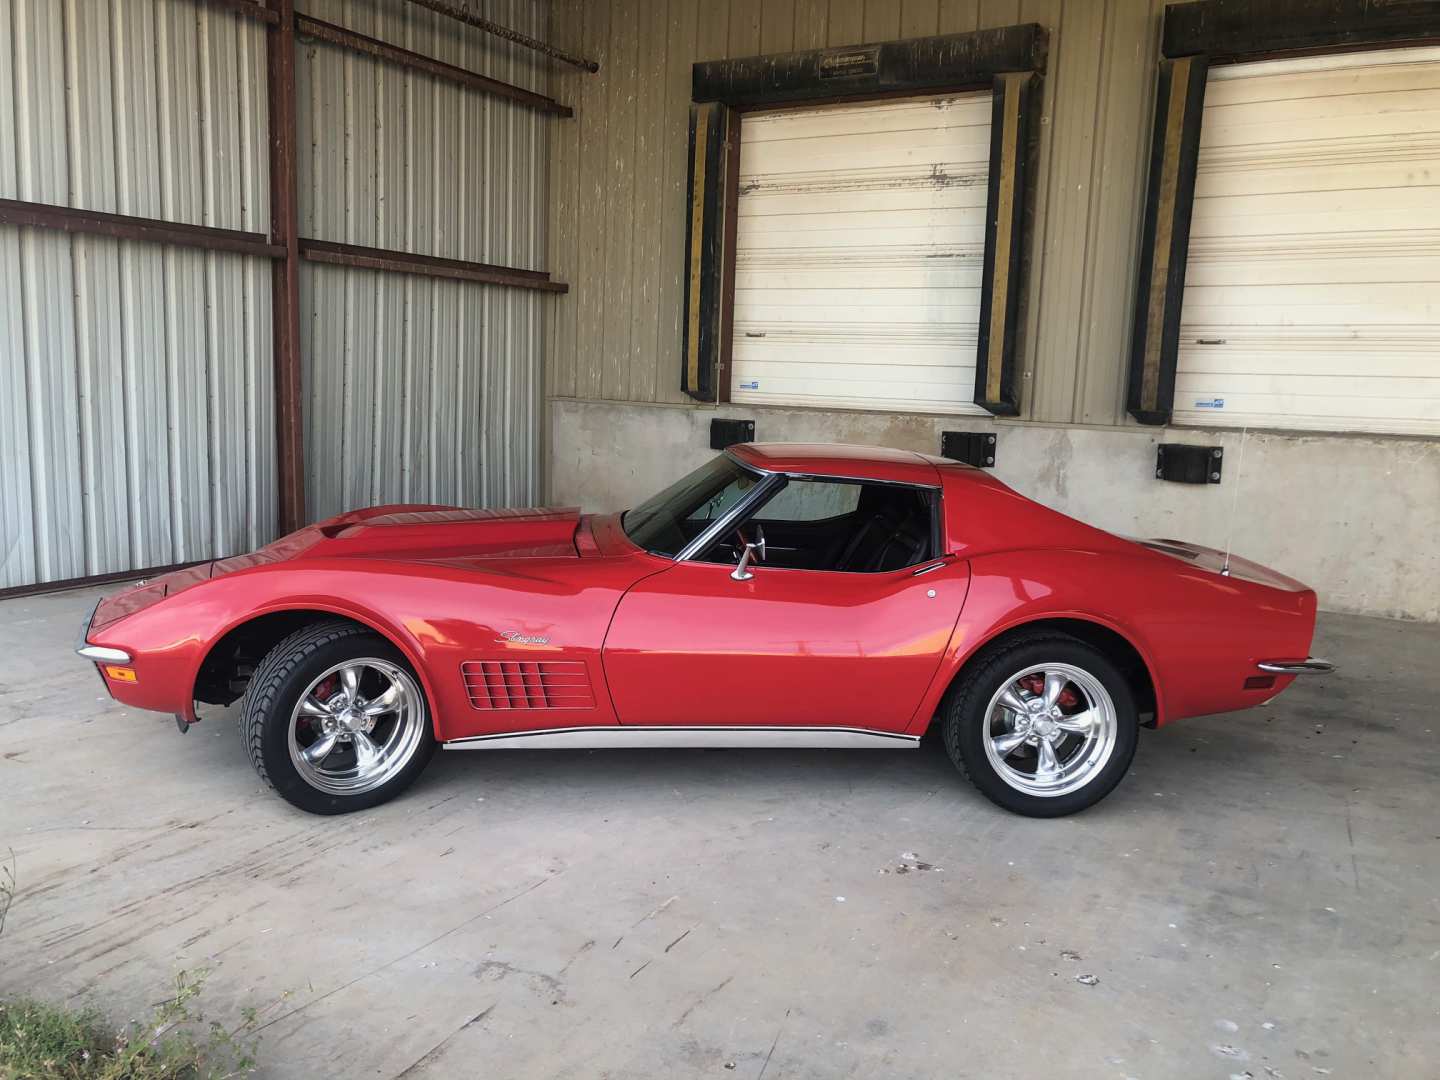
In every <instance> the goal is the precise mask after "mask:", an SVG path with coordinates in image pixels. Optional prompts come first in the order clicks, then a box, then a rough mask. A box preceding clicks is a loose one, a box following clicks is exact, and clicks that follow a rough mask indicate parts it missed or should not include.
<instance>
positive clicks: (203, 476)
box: [0, 0, 275, 586]
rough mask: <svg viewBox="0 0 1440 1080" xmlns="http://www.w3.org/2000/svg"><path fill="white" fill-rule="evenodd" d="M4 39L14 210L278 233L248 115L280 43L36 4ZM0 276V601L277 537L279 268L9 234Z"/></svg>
mask: <svg viewBox="0 0 1440 1080" xmlns="http://www.w3.org/2000/svg"><path fill="white" fill-rule="evenodd" d="M97 16H98V17H97ZM0 23H3V28H0V54H3V58H4V59H3V61H0V90H3V92H4V96H5V97H6V100H7V102H10V103H13V107H7V109H5V110H3V111H4V112H5V113H6V114H7V115H6V118H5V119H4V120H0V144H3V149H0V154H3V155H4V156H3V157H0V191H3V193H4V194H6V195H15V196H18V197H20V198H26V199H32V200H36V201H44V202H54V203H57V204H60V205H68V206H76V207H84V208H88V209H95V210H101V211H107V212H117V213H126V214H133V215H137V216H143V217H166V216H169V217H171V218H172V219H174V220H180V221H186V222H193V223H201V224H212V225H220V226H223V227H231V228H234V227H249V228H254V227H255V225H254V224H253V221H254V220H255V218H253V217H252V216H251V214H252V213H254V214H258V216H259V218H260V219H261V220H263V219H264V218H266V217H268V207H267V205H266V203H267V200H266V199H265V196H264V192H263V185H262V184H259V183H257V182H256V180H255V178H256V177H258V176H263V175H264V170H265V166H264V161H265V158H264V154H265V153H266V139H265V133H264V130H263V123H262V124H261V125H260V130H259V131H258V132H253V127H252V126H251V125H248V124H247V117H246V108H247V105H246V103H247V102H248V103H253V102H255V101H256V100H257V97H259V91H258V90H257V86H258V82H259V80H260V79H261V78H263V71H264V68H263V65H264V58H263V52H261V53H259V54H258V55H257V53H256V45H257V44H261V45H263V29H261V28H259V27H257V26H255V25H253V24H252V23H251V21H250V20H244V19H239V18H237V17H235V16H232V15H229V14H225V13H220V12H215V11H212V10H211V9H210V8H208V7H200V6H197V5H196V4H194V3H192V2H188V0H184V2H182V0H173V2H165V3H161V2H158V0H151V2H141V0H130V2H126V0H112V2H111V3H110V4H108V5H105V6H104V7H98V6H95V7H92V6H91V5H89V4H87V3H84V2H82V0H64V2H63V3H62V2H58V0H48V2H44V3H22V4H14V5H7V6H6V12H5V17H4V18H3V19H0ZM12 32H14V36H13V38H12V36H11V35H12ZM242 58H243V60H244V62H242ZM261 100H263V98H261ZM253 112H254V110H253V104H252V105H251V106H250V116H253ZM252 136H253V137H252ZM247 178H248V179H247ZM0 265H3V275H4V278H5V289H4V291H3V305H4V314H5V324H6V330H7V332H6V334H5V335H4V337H3V338H0V372H3V384H4V396H5V404H6V415H5V417H4V418H3V420H0V423H3V424H4V426H5V429H6V431H5V446H4V456H3V463H0V487H3V489H4V491H5V497H4V498H3V499H0V528H3V533H0V538H3V543H4V551H3V563H0V585H4V586H11V585H23V584H32V583H35V582H40V581H48V580H56V579H63V578H69V577H77V576H81V575H86V574H102V573H111V572H117V571H123V570H126V569H130V568H133V567H140V566H153V565H160V564H165V563H170V562H175V561H179V560H181V559H187V558H203V557H209V556H213V555H225V554H230V553H232V552H234V551H240V550H244V549H247V548H250V547H254V546H257V545H258V544H259V543H263V542H265V541H267V540H269V539H271V537H272V534H273V529H274V511H273V504H274V499H275V481H274V460H273V446H272V444H273V441H274V438H273V425H272V426H270V427H269V428H268V431H267V432H266V436H265V438H264V439H262V440H258V441H257V444H256V445H255V447H254V450H253V451H252V449H250V448H249V447H247V440H252V439H254V438H255V436H254V433H253V430H252V427H251V425H252V424H261V425H266V424H269V416H270V409H271V406H270V398H271V396H272V391H271V383H270V378H271V376H270V364H269V351H270V342H269V334H268V332H266V333H260V332H259V327H265V326H267V325H268V311H269V287H268V275H269V267H268V264H267V263H265V262H264V261H262V260H253V259H247V258H245V257H243V256H237V255H209V254H205V253H200V252H196V251H183V252H182V251H179V250H178V249H173V248H161V247H158V246H154V245H146V244H136V243H133V242H130V241H117V240H110V239H104V238H98V237H91V236H83V235H73V236H72V235H69V234H63V233H57V232H50V231H47V230H34V229H13V228H6V229H3V230H0ZM247 282H248V284H247ZM212 511H213V513H212Z"/></svg>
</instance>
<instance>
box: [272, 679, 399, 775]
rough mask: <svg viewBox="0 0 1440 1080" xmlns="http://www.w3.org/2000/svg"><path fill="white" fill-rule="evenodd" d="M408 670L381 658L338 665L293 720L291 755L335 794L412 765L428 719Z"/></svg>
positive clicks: (305, 697) (314, 686)
mask: <svg viewBox="0 0 1440 1080" xmlns="http://www.w3.org/2000/svg"><path fill="white" fill-rule="evenodd" d="M419 702H420V692H419V690H418V689H417V688H416V686H415V681H414V679H412V678H411V677H410V674H409V673H408V672H406V671H405V670H403V669H402V668H400V667H399V666H397V665H396V664H393V663H391V662H390V661H388V660H382V659H379V658H378V657H360V658H357V659H354V660H346V661H344V662H342V663H339V664H335V665H333V666H331V667H329V668H328V669H326V670H325V671H324V672H322V673H321V674H320V675H319V676H318V677H317V678H315V679H313V680H311V682H310V685H309V686H308V687H307V688H306V690H305V692H304V693H303V694H301V695H300V700H299V701H298V702H297V703H296V705H295V709H294V711H293V713H292V714H291V717H290V732H289V736H290V737H289V747H290V760H291V762H293V763H294V765H295V769H296V771H297V772H298V773H299V774H300V776H301V778H302V779H303V780H304V781H305V782H306V783H307V784H310V785H311V786H312V787H315V788H318V789H319V790H321V791H324V792H327V793H329V794H332V795H359V794H363V793H364V792H367V791H372V790H374V789H375V788H377V787H380V786H381V785H382V784H384V783H386V782H387V781H389V780H390V779H391V778H392V777H393V776H395V775H396V774H397V773H399V772H400V771H401V770H402V769H404V768H405V766H406V765H407V764H409V762H410V759H411V757H412V756H413V755H414V753H415V749H416V747H417V746H419V745H420V740H421V735H422V730H421V725H422V724H423V723H424V716H423V710H422V709H421V708H420V707H419Z"/></svg>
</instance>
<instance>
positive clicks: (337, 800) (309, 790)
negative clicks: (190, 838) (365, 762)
mask: <svg viewBox="0 0 1440 1080" xmlns="http://www.w3.org/2000/svg"><path fill="white" fill-rule="evenodd" d="M360 657H368V658H378V659H381V660H384V661H388V662H389V663H390V664H393V665H394V666H395V667H397V668H399V669H401V670H402V671H404V672H405V673H407V674H408V675H409V677H410V679H411V680H413V682H414V687H415V689H416V696H417V698H418V703H417V704H418V712H419V715H418V717H415V718H414V719H415V721H416V722H418V734H419V737H418V740H417V741H416V742H415V744H414V747H413V749H412V750H410V751H409V753H408V759H407V760H406V761H405V762H404V764H403V767H401V768H399V771H398V772H396V773H395V774H394V775H392V776H390V777H389V779H387V780H386V781H385V782H384V783H382V784H380V785H379V786H377V787H374V788H372V789H370V790H366V791H363V792H361V793H357V794H335V793H332V792H328V791H323V790H320V789H319V788H318V787H316V786H314V785H313V784H312V783H311V782H310V781H307V780H306V779H305V777H304V776H303V775H302V774H301V772H300V770H299V769H297V768H296V765H295V763H294V762H293V761H292V760H291V752H290V720H291V716H292V714H293V713H294V711H295V707H296V705H297V703H298V702H299V700H300V696H301V695H302V694H304V693H305V692H306V691H307V690H308V689H309V687H310V685H311V684H312V683H313V682H314V680H315V679H317V678H319V677H320V675H321V674H322V673H324V672H325V671H327V670H329V669H330V668H331V667H333V666H334V665H336V664H343V663H344V662H345V661H347V660H354V659H357V658H360ZM239 725H240V736H241V738H242V740H243V741H244V743H245V749H246V750H247V752H248V753H249V755H250V761H251V764H253V765H254V766H255V771H256V772H257V773H259V774H260V779H262V780H264V781H265V783H266V784H268V785H269V786H270V787H271V788H273V789H274V790H275V791H276V792H278V793H279V795H280V796H281V797H282V798H284V799H285V800H286V801H287V802H289V803H291V804H292V805H294V806H298V807H299V808H300V809H301V810H305V811H307V812H309V813H312V814H348V813H351V812H352V811H355V810H367V809H369V808H370V807H373V806H379V805H380V804H381V803H384V802H388V801H390V800H391V799H393V798H394V797H395V796H397V795H399V794H400V793H401V792H402V791H404V790H405V789H406V788H407V787H409V786H410V785H411V784H412V783H414V781H415V778H416V777H417V776H419V775H420V773H421V772H422V771H423V770H424V768H425V766H426V765H427V764H428V763H429V761H430V758H431V756H432V755H433V754H434V752H435V734H434V731H433V729H432V726H431V720H430V708H429V705H428V703H427V702H426V701H425V696H424V691H423V690H422V689H420V682H419V680H418V679H416V678H415V673H414V670H413V669H412V668H411V667H410V665H409V663H408V662H407V661H406V660H405V657H404V656H403V655H402V654H401V653H400V650H398V649H397V648H395V647H394V646H393V645H391V644H390V642H388V641H386V640H385V639H384V638H383V637H381V636H380V635H379V634H377V633H375V632H374V631H372V630H369V629H367V628H365V627H363V626H358V625H356V624H355V623H350V622H341V621H334V622H328V621H327V622H322V623H314V624H311V625H309V626H306V627H304V628H303V629H301V630H297V631H295V633H293V634H291V635H290V636H289V637H287V638H285V639H284V640H283V641H281V642H280V644H278V645H276V646H275V647H274V648H273V649H271V650H270V652H269V653H267V654H266V656H265V659H264V660H262V661H261V662H260V666H259V667H257V668H256V669H255V674H254V676H253V677H252V678H251V679H250V684H249V686H248V687H246V690H245V697H244V700H243V702H242V703H241V709H240V718H239Z"/></svg>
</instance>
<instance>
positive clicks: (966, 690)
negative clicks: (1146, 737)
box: [941, 631, 1140, 818]
mask: <svg viewBox="0 0 1440 1080" xmlns="http://www.w3.org/2000/svg"><path fill="white" fill-rule="evenodd" d="M1046 664H1063V665H1067V666H1069V667H1072V668H1077V669H1080V670H1081V671H1083V672H1085V673H1087V674H1088V675H1089V676H1090V677H1092V678H1093V679H1095V680H1097V681H1098V682H1099V683H1100V685H1101V686H1102V687H1103V688H1104V690H1105V692H1106V693H1107V694H1108V695H1109V697H1110V702H1111V704H1112V705H1113V708H1114V713H1115V729H1114V742H1113V745H1112V746H1111V748H1110V750H1109V757H1108V759H1106V760H1105V762H1104V764H1103V765H1101V767H1099V768H1095V769H1093V771H1091V772H1089V774H1088V775H1087V776H1085V777H1084V779H1083V786H1080V787H1078V788H1077V789H1075V790H1069V791H1065V792H1064V793H1061V794H1054V795H1038V794H1032V793H1030V792H1028V791H1024V790H1020V789H1018V788H1017V787H1015V786H1013V785H1012V783H1011V782H1009V781H1007V780H1006V779H1005V777H1004V776H1003V775H1002V774H1001V772H1000V771H999V770H998V769H997V768H996V766H995V764H994V763H993V762H992V761H991V759H990V756H989V754H987V752H986V742H987V741H988V740H989V739H990V737H991V734H992V732H991V731H990V730H989V727H990V724H989V719H988V717H987V715H986V714H987V712H988V711H989V709H990V704H991V701H992V700H993V699H994V698H995V697H996V695H997V694H999V693H1000V692H1001V690H1002V689H1003V688H1005V687H1006V686H1007V685H1009V684H1010V683H1011V681H1012V680H1013V679H1014V678H1015V677H1016V676H1017V675H1018V674H1019V673H1021V672H1024V671H1026V670H1027V669H1030V668H1034V667H1038V666H1042V665H1046ZM1062 719H1063V718H1062ZM1001 730H1002V731H1003V730H1004V729H1003V728H1002V729H1001ZM941 731H942V733H943V735H944V738H945V749H946V751H947V752H948V753H949V755H950V760H951V761H953V762H954V763H955V765H956V767H957V768H959V770H960V771H961V772H962V773H964V774H965V776H966V777H968V778H969V780H970V782H971V783H972V784H974V785H975V786H976V787H977V788H979V789H980V792H981V793H982V794H983V795H984V796H985V797H986V798H988V799H989V800H990V801H991V802H993V803H995V804H996V805H998V806H1003V807H1004V808H1005V809H1007V810H1012V811H1014V812H1015V813H1017V814H1024V815H1025V816H1026V817H1041V818H1048V817H1062V816H1064V815H1066V814H1073V813H1075V812H1076V811H1079V810H1084V809H1086V808H1087V807H1090V806H1094V805H1095V804H1096V803H1097V802H1099V801H1100V800H1101V799H1103V798H1104V797H1105V796H1106V795H1108V794H1110V792H1111V791H1112V790H1114V788H1115V785H1116V784H1118V783H1119V782H1120V780H1121V778H1122V777H1123V776H1124V775H1125V772H1126V770H1127V769H1129V768H1130V762H1131V761H1132V760H1133V759H1134V757H1135V746H1136V743H1137V742H1138V741H1139V731H1140V718H1139V713H1138V711H1137V709H1136V706H1135V696H1134V694H1133V693H1132V692H1131V690H1130V685H1129V683H1128V682H1127V681H1126V680H1125V677H1124V675H1122V674H1121V673H1120V671H1119V669H1118V668H1117V667H1116V666H1115V664H1114V663H1113V662H1112V661H1111V660H1110V659H1109V658H1108V657H1106V656H1105V654H1104V653H1102V652H1100V651H1099V650H1097V649H1095V648H1093V647H1092V646H1090V645H1087V644H1086V643H1085V642H1083V641H1080V640H1079V639H1078V638H1073V637H1070V636H1069V635H1067V634H1058V633H1055V632H1053V631H1051V632H1043V631H1037V632H1035V633H1030V634H1020V635H1017V636H1015V637H1012V638H1010V639H1009V640H1007V641H1005V642H1004V643H1003V644H1001V645H999V646H997V647H994V648H991V649H987V650H986V651H984V652H983V653H982V654H981V655H980V656H979V657H977V658H976V659H975V660H974V661H973V662H972V663H971V665H970V666H969V667H968V668H967V669H966V670H965V671H964V673H963V674H962V676H961V679H960V681H959V682H958V683H957V684H956V685H955V686H954V687H952V688H951V690H950V693H949V694H948V695H947V697H946V699H945V702H944V705H943V706H942V713H941ZM1060 738H1063V736H1060Z"/></svg>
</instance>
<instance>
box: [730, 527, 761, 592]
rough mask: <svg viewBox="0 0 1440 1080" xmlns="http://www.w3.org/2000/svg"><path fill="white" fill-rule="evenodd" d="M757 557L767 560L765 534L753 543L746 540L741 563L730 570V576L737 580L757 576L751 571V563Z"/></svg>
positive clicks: (746, 579) (747, 579)
mask: <svg viewBox="0 0 1440 1080" xmlns="http://www.w3.org/2000/svg"><path fill="white" fill-rule="evenodd" d="M756 559H759V560H760V561H761V562H764V561H765V537H763V536H762V537H760V539H759V540H757V541H755V543H753V544H752V543H749V542H748V541H747V542H746V544H745V550H744V552H742V553H741V555H740V563H739V565H738V566H736V567H735V569H734V570H732V571H730V576H731V577H732V578H734V579H735V580H736V581H749V580H750V579H751V578H753V577H754V576H755V575H754V574H752V573H751V572H750V564H751V563H752V562H753V561H755V560H756Z"/></svg>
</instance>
